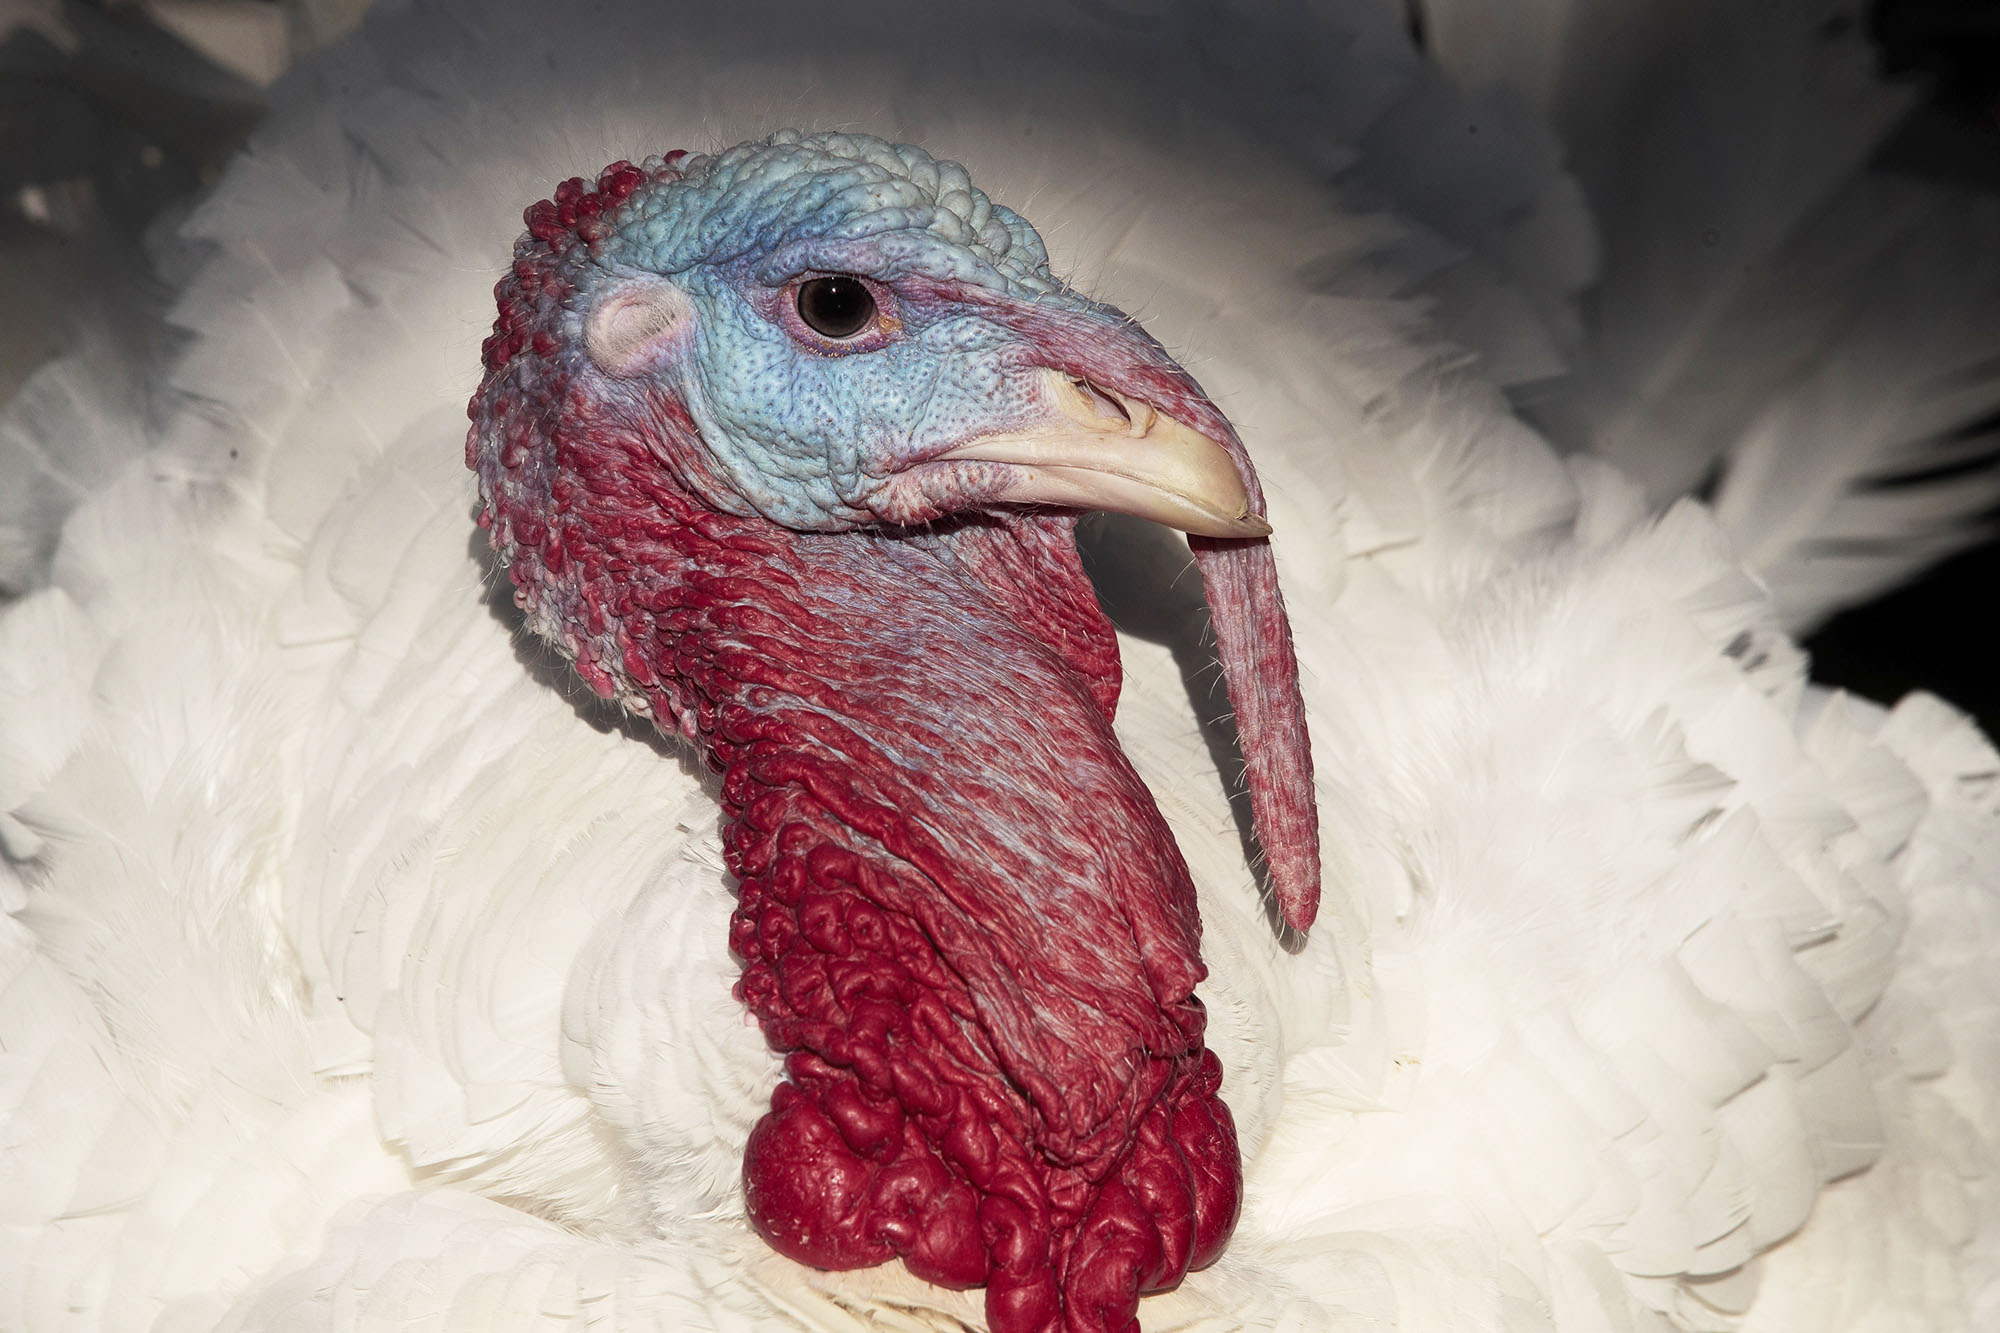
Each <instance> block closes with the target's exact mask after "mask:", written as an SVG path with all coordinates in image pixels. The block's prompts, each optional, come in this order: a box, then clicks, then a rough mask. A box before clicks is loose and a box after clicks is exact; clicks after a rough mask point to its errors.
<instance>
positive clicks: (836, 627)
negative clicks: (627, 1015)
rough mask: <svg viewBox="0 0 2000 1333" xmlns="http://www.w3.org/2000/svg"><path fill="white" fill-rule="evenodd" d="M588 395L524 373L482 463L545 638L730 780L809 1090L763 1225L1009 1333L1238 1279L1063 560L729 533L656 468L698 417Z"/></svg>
mask: <svg viewBox="0 0 2000 1333" xmlns="http://www.w3.org/2000/svg"><path fill="white" fill-rule="evenodd" d="M527 280H528V279H526V278H523V277H521V275H519V274H518V273H517V275H516V276H515V278H512V279H510V280H509V281H510V282H525V281H527ZM598 383H599V382H598V381H595V380H593V379H592V378H591V377H590V376H589V375H588V374H587V373H584V372H580V371H579V369H578V366H577V364H576V360H575V357H574V354H573V353H564V352H557V353H556V354H553V355H551V354H549V352H548V351H547V350H545V349H544V348H543V347H542V346H541V345H540V344H538V343H537V342H536V340H535V339H534V338H533V337H532V336H530V337H528V338H525V339H524V340H523V342H522V345H521V346H520V347H519V348H516V349H514V351H513V352H512V353H511V354H510V357H509V358H508V360H507V361H506V362H505V363H503V364H502V365H500V366H497V367H495V368H493V369H492V370H491V371H490V372H489V378H488V382H487V385H486V386H485V387H484V388H483V389H482V392H481V395H480V397H479V398H478V399H476V400H475V403H474V415H475V422H476V425H475V428H474V440H475V442H477V441H478V440H480V439H484V440H486V441H488V445H487V447H486V448H484V449H483V450H482V449H480V448H478V447H475V448H473V449H472V451H471V453H472V457H473V459H474V461H475V463H476V465H477V466H478V468H479V470H480V475H481V483H482V492H483V494H484V496H485V498H486V501H487V514H486V518H487V521H488V522H489V524H490V526H491V527H492V529H493V532H494V537H495V542H496V545H497V546H498V547H499V549H500V550H501V551H502V553H503V554H504V555H505V556H506V557H507V559H508V562H509V566H510V573H511V576H512V578H513V580H514V582H515V584H516V585H517V587H518V588H519V589H520V595H521V600H522V602H523V604H524V606H526V607H527V609H528V611H529V614H530V619H531V622H532V623H535V624H536V625H537V626H538V627H540V628H542V629H543V630H544V632H547V633H550V634H551V635H552V636H553V637H556V638H558V639H559V640H560V641H561V642H562V644H563V646H564V647H565V650H566V651H567V652H568V653H569V654H570V655H571V656H572V657H573V658H574V659H575V660H576V662H577V664H578V667H579V670H580V671H581V672H582V674H583V675H584V677H585V679H587V680H589V681H591V682H592V683H593V685H595V686H596V687H597V688H598V689H599V690H600V691H602V692H604V693H607V694H615V695H617V696H619V697H621V698H623V699H624V700H625V702H626V703H627V704H628V705H629V706H632V707H634V708H635V709H637V710H639V711H641V712H644V713H647V714H649V715H650V716H652V717H654V718H655V719H656V720H658V721H659V722H661V723H662V724H663V725H664V726H666V727H668V728H670V729H678V730H681V731H683V732H685V733H687V734H690V735H692V736H694V737H695V738H696V739H697V741H698V743H699V744H700V745H701V747H702V749H703V751H704V752H705V754H706V755H707V756H708V758H709V759H710V761H711V762H712V763H714V764H715V765H716V766H717V767H718V768H720V769H721V771H722V772H723V774H724V778H723V785H722V794H723V804H724V818H725V822H726V830H725V836H724V841H725V847H726V849H727V855H728V858H729V866H730V869H731V870H732V871H733V872H734V873H735V874H736V875H737V876H738V878H739V880H740V904H739V907H738V909H737V911H736V914H735V917H734V920H733V922H732V925H731V942H732V945H733V946H734V948H735V949H736V951H737V953H738V954H739V956H740V957H741V958H742V959H743V962H744V973H743V977H742V981H741V983H740V993H741V995H742V997H743V998H744V1000H745V1002H746V1003H747V1004H748V1005H749V1007H750V1009H751V1010H752V1012H753V1013H755V1014H756V1016H757V1018H758V1020H759V1022H760V1023H761V1024H762V1025H763V1029H764V1031H765V1033H766V1036H767V1038H768V1039H769V1040H770V1042H771V1043H772V1045H773V1046H774V1047H776V1048H777V1049H779V1050H782V1051H787V1052H789V1053H790V1055H789V1058H788V1061H787V1072H788V1081H787V1082H786V1083H785V1084H784V1085H782V1086H781V1087H780V1088H779V1089H778V1091H777V1093H776V1094H775V1095H774V1097H773V1109H772V1112H771V1113H770V1114H769V1115H768V1116H767V1117H766V1118H765V1119H764V1120H763V1121H762V1122H761V1124H760V1125H759V1127H758V1129H757V1131H756V1132H755V1134H754V1135H753V1136H752V1139H751V1141H750V1145H749V1151H748V1154H747V1159H746V1162H745V1167H744V1177H745V1185H746V1192H747V1202H748V1206H749V1211H750V1216H751V1218H752V1220H753V1222H754V1223H755V1224H756V1225H757V1226H758V1228H759V1230H760V1231H762V1232H763V1234H764V1235H765V1236H766V1237H767V1238H769V1239H770V1241H771V1242H772V1243H773V1245H774V1246H776V1247H777V1248H778V1249H780V1250H781V1251H783V1252H785V1253H787V1254H789V1255H791V1256H793V1257H795V1258H797V1259H799V1260H801V1261H803V1262H806V1263H810V1264H814V1265H818V1266H821V1267H829V1268H845V1267H857V1266H863V1265H871V1264H875V1263H879V1262H882V1261H884V1260H886V1259H888V1258H889V1257H891V1256H892V1255H901V1256H903V1257H904V1259H905V1261H906V1262H907V1263H908V1265H909V1266H910V1268H911V1269H912V1270H913V1271H914V1272H916V1273H918V1274H919V1275H921V1276H924V1277H926V1278H929V1279H931V1280H934V1281H937V1282H940V1283H945V1284H948V1285H955V1286H968V1285H976V1284H980V1283H984V1284H985V1285H986V1286H987V1287H988V1310H989V1316H990V1318H991V1321H992V1325H993V1327H994V1329H995V1330H996V1333H1025V1331H1026V1330H1041V1329H1051V1328H1055V1327H1059V1326H1066V1327H1069V1328H1072V1329H1078V1330H1091V1331H1093V1333H1095V1331H1096V1330H1113V1329H1115V1330H1125V1329H1130V1328H1132V1327H1135V1319H1134V1309H1135V1307H1136V1302H1137V1298H1138V1295H1139V1294H1140V1293H1141V1292H1143V1291H1147V1290H1153V1289H1157V1288H1161V1287H1165V1286H1171V1285H1173V1284H1174V1283H1176V1282H1178V1281H1179V1279H1180V1277H1181V1276H1182V1275H1183V1274H1184V1273H1185V1272H1186V1271H1187V1270H1188V1269H1189V1268H1190V1267H1191V1266H1197V1265H1200V1264H1202V1263H1205V1262H1207V1261H1209V1260H1210V1259H1212V1258H1214V1257H1215V1255H1216V1254H1217V1253H1218V1252H1219V1250H1220V1248H1221V1245H1222V1243H1223V1241H1224V1240H1225V1239H1226V1237H1227V1234H1228V1232H1229V1230H1230V1228H1231V1226H1232V1225H1233V1222H1234V1219H1235V1215H1236V1210H1237V1203H1238V1198H1239V1194H1240V1183H1241V1168H1240V1164H1239V1160H1238V1153H1237V1148H1236V1141H1235V1134H1234V1130H1233V1127H1232V1124H1231V1121H1230V1118H1229V1113H1228V1111H1227V1109H1226V1108H1225V1107H1224V1106H1223V1104H1222V1102H1221V1101H1220V1100H1219V1098H1218V1096H1217V1090H1218V1087H1219V1084H1220V1080H1221V1069H1220V1065H1219V1063H1218V1062H1217V1060H1216V1059H1215V1057H1214V1056H1213V1054H1211V1053H1209V1052H1207V1051H1205V1050H1204V1048H1203V1046H1202V1033H1203V1028H1204V1024H1205V1016H1204V1013H1203V1010H1202V1007H1201V1005H1200V1002H1199V1001H1198V1000H1196V999H1195V998H1194V996H1193V990H1194V987H1195V985H1196V984H1197V983H1198V982H1199V981H1200V980H1201V978H1202V976H1203V969H1202V965H1201V962H1200V957H1199V943H1200V923H1199V919H1198V917H1197V914H1196V908H1195V897H1194V889H1193V885H1192V883H1191V881H1190V879H1189V876H1188V873H1187V870H1186V867H1185V865H1184V863H1183V862H1182V859H1181V856H1180V853H1179V851H1178V849H1177V848H1176V847H1175V845H1174V842H1173V839H1172V837H1171V835H1170V834H1169V832H1168V830H1167V828H1166V826H1165V824H1164V822H1163V821H1162V819H1161V817H1160V814H1159V812H1158V810H1157V808H1156V807H1155V805H1154V803H1153V801H1152V798H1151V796H1150V794H1149V793H1148V792H1147V790H1146V788H1145V787H1144V785H1143V783H1142V782H1141V781H1140V780H1139V778H1138V777H1137V775H1136V774H1135V773H1134V772H1133V770H1132V768H1131V766H1130V764H1129V763H1128V762H1127V761H1126V759H1125V757H1124V755H1123V753H1122V752H1121V751H1120V749H1119V747H1118V745H1117V742H1116V740H1115V738H1114V736H1113V733H1112V730H1111V708H1112V705H1113V703H1114V702H1115V698H1116V693H1117V679H1118V676H1117V670H1118V668H1117V649H1116V640H1115V637H1114V635H1113V633H1112V631H1111V628H1110V626H1109V624H1108V623H1107V622H1106V621H1105V620H1104V618H1103V616H1102V614H1101V613H1100V612H1099V611H1098V609H1097V607H1096V604H1095V601H1094V597H1093V595H1092V592H1091V589H1090V586H1089V584H1088V582H1087V580H1086V579H1085V578H1084V576H1083V573H1082V570H1081V568H1080V565H1079V564H1078V561H1077V557H1076V552H1075V547H1074V543H1073V541H1072V540H1071V531H1070V524H1069V522H1068V521H1067V520H1061V519H1053V518H1039V519H1031V518H1023V519H1020V520H1017V521H1011V522H1007V523H998V522H993V521H988V520H973V521H969V522H966V523H963V524H960V525H958V526H955V527H945V528H943V529H940V530H938V531H935V532H930V533H925V534H906V535H900V536H885V535H872V534H866V533H851V534H798V533H793V532H790V531H788V530H786V529H783V528H780V527H777V526H776V525H773V524H771V523H769V522H767V521H765V520H762V519H756V518H747V519H746V518H738V517H734V516H728V515H721V514H717V513H715V512H714V511H712V510H710V509H707V508H705V507H704V506H702V505H700V504H699V503H697V502H696V501H695V500H694V499H693V498H692V497H691V496H690V495H689V494H688V493H687V492H686V491H685V490H684V489H682V487H681V486H680V485H679V484H677V482H676V481H675V479H674V478H673V477H672V476H671V475H670V471H669V469H668V468H667V467H666V466H664V465H663V462H662V457H663V453H665V454H668V455H671V454H674V453H676V452H677V450H676V448H675V445H676V443H677V442H678V443H680V444H685V443H686V442H687V436H688V434H689V432H691V431H692V430H693V427H692V424H691V423H690V422H689V420H688V419H687V417H686V415H685V413H683V412H679V411H677V409H676V405H675V404H673V403H672V402H671V400H669V399H666V398H664V397H662V396H661V395H659V394H657V393H653V394H650V395H649V396H648V397H647V399H646V400H645V401H646V406H645V409H644V411H643V412H635V411H634V410H632V407H631V404H630V403H629V402H627V403H625V404H624V405H623V407H622V408H621V410H615V411H614V410H608V409H607V404H606V403H605V402H604V401H601V400H599V399H597V398H595V397H593V395H594V394H596V393H598V392H600V389H599V388H597V387H593V386H594V385H597V384H598ZM885 610H892V611H893V614H885V613H884V612H885ZM665 963H666V960H663V965H664V964H665Z"/></svg>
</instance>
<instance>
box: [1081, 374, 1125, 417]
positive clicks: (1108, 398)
mask: <svg viewBox="0 0 2000 1333" xmlns="http://www.w3.org/2000/svg"><path fill="white" fill-rule="evenodd" d="M1069 382H1070V383H1071V384H1074V385H1075V386H1076V390H1077V392H1078V393H1080V394H1082V395H1083V396H1084V398H1085V399H1086V400H1087V401H1088V402H1089V403H1090V405H1091V406H1092V407H1094V408H1096V409H1097V415H1098V416H1100V417H1103V418H1104V419H1105V420H1106V421H1116V422H1118V423H1119V424H1120V425H1123V426H1130V425H1131V424H1132V414H1131V413H1130V412H1128V411H1126V410H1125V404H1124V403H1122V402H1120V401H1119V400H1118V399H1117V398H1115V397H1113V396H1112V395H1111V394H1108V393H1106V392H1104V390H1102V389H1100V388H1098V387H1097V386H1096V385H1095V384H1092V383H1091V382H1090V381H1089V380H1087V379H1084V378H1082V377H1081V376H1078V375H1072V376H1070V377H1069Z"/></svg>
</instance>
